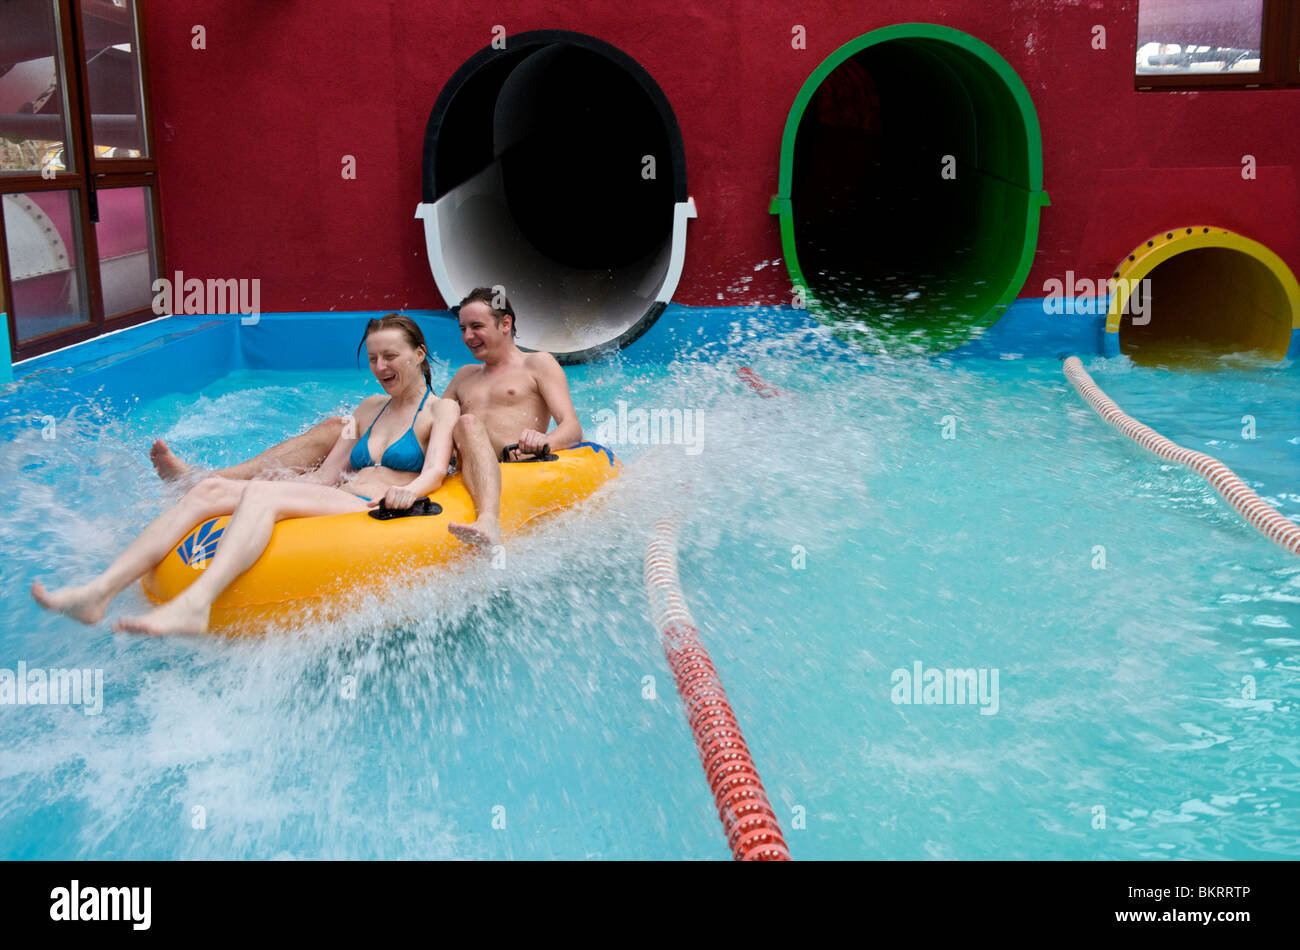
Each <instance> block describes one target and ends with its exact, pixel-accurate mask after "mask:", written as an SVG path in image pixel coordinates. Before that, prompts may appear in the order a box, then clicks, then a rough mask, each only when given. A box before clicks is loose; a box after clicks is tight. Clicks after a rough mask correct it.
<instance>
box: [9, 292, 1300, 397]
mask: <svg viewBox="0 0 1300 950" xmlns="http://www.w3.org/2000/svg"><path fill="white" fill-rule="evenodd" d="M1065 305H1066V307H1067V308H1068V312H1066V313H1064V314H1056V313H1050V312H1048V311H1049V309H1050V308H1049V307H1048V306H1046V305H1045V301H1044V300H1043V299H1041V298H1040V299H1032V300H1031V299H1020V300H1017V301H1015V302H1014V303H1013V304H1012V305H1011V306H1010V307H1009V308H1008V309H1007V312H1006V314H1005V315H1004V316H1003V317H1002V319H1000V320H999V321H998V322H997V323H995V324H994V325H993V326H992V327H990V328H989V329H988V330H987V331H986V332H985V333H984V334H983V335H981V336H980V337H979V338H977V339H975V340H973V341H972V342H970V343H967V344H965V345H964V346H961V347H959V348H957V349H955V350H952V351H950V352H948V353H945V354H942V355H940V356H937V357H934V358H935V359H944V360H960V359H1021V358H1035V357H1039V358H1041V357H1051V358H1057V359H1064V358H1065V357H1066V356H1070V355H1081V356H1085V357H1086V356H1088V355H1089V354H1093V355H1098V354H1101V355H1115V353H1117V352H1118V350H1117V349H1115V342H1114V341H1115V337H1116V334H1107V333H1106V332H1105V331H1106V306H1105V299H1104V298H1102V300H1101V301H1100V302H1097V303H1094V302H1093V301H1091V300H1090V299H1088V300H1085V301H1082V302H1080V303H1079V309H1080V312H1075V310H1074V308H1075V302H1074V301H1070V300H1067V301H1065ZM409 312H410V313H411V315H412V316H414V317H415V318H416V319H417V320H418V322H419V323H420V326H421V327H422V329H423V330H424V333H425V338H426V339H427V341H428V343H429V348H430V351H431V353H432V354H433V355H434V357H435V358H438V359H442V360H446V361H447V362H448V363H450V364H451V365H452V366H461V365H463V364H465V363H468V362H469V358H468V353H467V352H466V350H465V347H464V344H462V343H461V341H460V334H459V330H458V327H457V325H456V323H455V321H454V320H453V319H452V317H451V313H450V311H445V310H444V311H409ZM377 315H378V312H371V311H365V312H355V313H343V314H340V313H279V314H264V315H262V317H261V319H260V320H259V321H258V323H257V324H255V325H252V326H243V325H241V322H240V318H239V316H238V315H234V316H173V317H166V318H162V319H159V320H155V321H153V322H151V323H146V324H142V325H140V326H137V327H132V328H130V329H127V330H122V331H119V332H117V333H114V334H110V335H107V336H102V337H97V338H95V339H92V340H87V341H85V342H83V343H79V344H76V345H74V346H70V347H67V348H65V349H62V350H58V351H55V352H53V353H47V354H45V355H43V356H38V357H35V358H33V359H30V360H25V361H23V362H21V363H18V364H16V365H15V366H14V368H13V369H14V381H13V382H12V383H11V384H9V385H7V386H5V387H4V388H3V390H0V408H3V409H4V410H5V412H6V414H7V416H8V418H9V419H10V420H11V421H12V420H14V419H15V418H21V417H22V416H23V414H24V413H29V412H38V413H40V414H47V413H48V414H53V415H58V414H59V413H61V412H63V411H66V410H67V408H68V407H69V406H71V405H74V404H76V403H78V402H80V401H83V400H85V399H87V398H89V399H94V400H95V401H97V402H100V403H102V404H104V405H106V406H110V407H121V408H125V407H128V406H129V405H131V404H133V403H135V402H138V401H148V400H151V399H156V398H159V397H162V396H165V395H168V394H170V393H186V392H197V391H199V390H201V389H203V388H204V387H205V386H208V385H209V384H211V383H212V382H214V381H216V380H217V379H219V378H221V377H222V376H224V375H225V374H227V373H229V372H231V371H233V370H238V369H286V370H303V369H356V370H357V371H358V373H364V372H365V366H364V363H363V362H360V361H359V360H358V359H357V356H356V353H357V344H358V342H359V341H360V338H361V332H362V330H363V329H364V326H365V322H366V320H368V319H369V318H370V317H372V316H377ZM774 326H775V327H779V328H780V330H781V332H783V333H785V334H788V339H789V340H790V341H791V343H792V344H793V345H795V346H797V353H798V355H799V356H800V358H806V359H809V360H812V361H816V360H818V359H834V358H837V357H838V356H847V355H849V354H850V353H851V352H853V351H851V350H850V349H849V348H848V347H847V346H846V345H845V344H842V343H840V342H839V341H838V340H836V339H835V338H834V337H833V336H832V335H831V334H830V333H829V332H828V331H827V330H826V329H825V328H824V327H822V326H821V325H820V324H819V323H818V322H817V321H816V320H815V319H814V318H813V317H812V316H811V315H810V314H809V313H808V312H807V311H802V310H794V309H791V308H789V307H759V308H752V309H746V310H737V309H735V308H727V307H716V308H715V307H687V306H683V305H681V304H670V305H669V306H668V308H667V309H666V310H665V312H664V315H663V316H662V317H661V318H660V319H659V320H658V321H657V322H656V323H655V324H654V326H652V327H651V328H650V330H649V331H648V332H647V333H646V334H645V335H644V336H642V337H641V338H640V339H639V340H637V341H636V342H635V343H633V344H632V345H631V346H630V347H628V348H626V349H624V350H619V351H617V353H616V354H613V355H611V356H610V357H608V358H609V359H616V360H619V361H622V362H623V363H627V364H655V363H666V362H670V361H672V360H675V359H690V358H694V357H695V356H697V355H699V354H703V357H702V358H705V359H712V358H714V357H715V356H716V355H717V354H719V353H720V352H724V351H725V350H726V349H727V347H728V346H730V345H731V344H733V343H738V342H741V341H743V340H745V339H746V337H747V336H749V335H759V334H767V335H770V334H771V333H772V330H773V327H774ZM1108 347H1110V350H1109V351H1108V349H1107V348H1108ZM794 352H795V351H793V350H792V351H791V352H790V355H794ZM1290 355H1291V357H1292V358H1293V363H1292V366H1291V369H1293V370H1294V369H1296V368H1297V366H1296V363H1295V361H1294V357H1296V356H1298V355H1300V333H1293V334H1292V340H1291V350H1290Z"/></svg>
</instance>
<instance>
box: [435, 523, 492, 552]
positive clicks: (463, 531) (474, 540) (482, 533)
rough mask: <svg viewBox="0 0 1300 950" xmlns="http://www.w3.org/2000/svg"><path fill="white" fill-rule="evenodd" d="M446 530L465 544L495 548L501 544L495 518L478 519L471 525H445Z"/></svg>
mask: <svg viewBox="0 0 1300 950" xmlns="http://www.w3.org/2000/svg"><path fill="white" fill-rule="evenodd" d="M447 530H448V531H450V532H451V533H452V534H454V535H455V536H456V537H457V538H459V539H460V540H462V541H464V542H465V543H466V544H473V545H476V546H478V547H495V546H496V545H498V544H500V543H501V525H500V524H499V523H498V522H497V520H496V519H495V518H479V519H478V520H477V521H475V522H474V523H473V524H456V523H455V522H453V523H451V524H449V525H447Z"/></svg>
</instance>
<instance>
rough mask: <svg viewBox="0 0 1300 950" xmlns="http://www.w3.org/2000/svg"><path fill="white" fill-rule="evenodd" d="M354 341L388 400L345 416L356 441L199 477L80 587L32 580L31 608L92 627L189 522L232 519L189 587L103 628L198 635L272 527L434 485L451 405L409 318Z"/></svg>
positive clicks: (446, 452)
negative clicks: (301, 457)
mask: <svg viewBox="0 0 1300 950" xmlns="http://www.w3.org/2000/svg"><path fill="white" fill-rule="evenodd" d="M362 345H364V346H365V348H366V353H367V354H368V356H369V358H370V371H371V372H372V373H373V374H374V376H375V379H377V380H378V381H379V385H380V386H382V387H383V389H384V392H385V393H387V394H388V398H387V399H385V398H384V397H383V396H379V395H375V396H370V397H368V398H367V399H366V400H365V401H364V402H363V403H361V405H360V406H359V407H357V410H356V412H355V413H354V414H353V417H352V418H353V419H354V420H356V421H357V423H358V424H360V423H363V422H364V423H366V428H365V430H364V434H363V435H362V436H361V438H360V439H358V438H357V435H356V429H357V426H345V427H344V429H343V433H342V435H340V436H339V439H338V441H337V442H335V444H334V448H333V449H331V450H330V453H329V455H328V456H326V458H325V461H324V462H322V463H321V466H320V468H318V469H317V470H316V471H314V472H309V473H307V474H305V475H300V476H298V477H297V478H295V479H290V480H286V481H265V480H257V481H236V480H233V479H227V478H216V477H211V478H205V479H203V480H202V481H201V482H199V483H198V484H197V485H195V486H194V487H193V488H191V489H190V490H189V491H188V492H186V494H185V497H183V498H182V499H181V500H180V501H179V502H178V503H177V504H176V505H175V506H174V507H173V508H172V509H171V510H170V511H168V512H167V513H166V514H163V515H162V516H161V517H159V518H158V519H157V520H155V521H154V522H153V524H151V525H149V527H148V528H146V529H145V530H144V533H143V534H141V535H140V536H139V537H138V538H136V539H135V541H134V542H132V543H131V545H130V547H128V548H127V549H126V551H124V552H123V553H122V555H121V556H120V557H119V558H118V559H117V560H116V561H114V562H113V564H112V566H110V567H109V568H108V570H106V571H105V572H104V573H102V574H100V575H99V576H98V577H96V578H95V579H94V580H93V581H91V582H90V583H88V584H83V585H81V586H80V587H65V588H63V589H61V590H56V591H47V590H46V589H45V587H44V585H42V584H41V583H40V582H39V581H37V582H36V583H34V584H32V596H33V597H35V598H36V601H37V603H39V604H40V605H41V606H42V607H46V608H48V609H50V610H58V611H60V612H62V613H65V614H67V615H68V616H69V617H73V618H74V619H76V620H80V621H81V622H82V623H98V622H99V621H100V620H102V619H103V617H104V614H105V612H106V611H107V610H108V605H109V604H110V603H111V602H112V600H113V598H114V597H116V596H117V595H118V594H119V593H121V592H122V590H124V589H125V588H126V587H127V586H128V585H130V584H132V583H133V582H135V581H136V580H138V579H139V578H140V577H142V576H143V575H144V573H145V572H146V571H148V570H149V569H150V568H152V567H153V566H154V565H155V564H157V563H158V562H159V561H161V560H162V559H163V558H164V557H165V556H166V555H167V553H168V552H169V551H171V549H172V548H173V547H175V546H176V544H178V543H179V542H180V540H181V538H183V537H184V536H185V534H186V533H187V532H188V531H189V530H190V529H191V528H192V527H194V525H196V524H198V523H199V522H200V521H203V520H204V519H207V518H214V517H217V516H219V515H233V516H232V517H231V519H230V523H229V524H228V525H227V526H226V530H225V532H224V533H223V534H222V536H221V543H220V544H219V545H218V546H217V553H216V556H215V557H214V558H213V559H212V560H211V561H210V562H209V563H208V566H207V568H206V569H205V570H204V571H203V572H202V573H201V574H200V575H199V577H198V579H197V580H196V581H195V582H194V583H193V584H191V585H190V586H189V587H187V588H186V589H185V590H184V591H182V592H181V593H180V594H178V595H177V596H176V597H174V598H172V599H171V600H170V601H168V602H167V603H165V604H163V605H162V606H160V607H158V608H156V609H155V610H153V611H151V612H150V613H148V614H145V615H144V616H142V617H124V618H122V619H120V620H118V621H117V623H115V624H114V625H113V629H114V630H116V631H119V632H121V631H136V632H139V633H151V634H163V633H204V632H206V631H207V629H208V613H209V611H210V610H211V607H212V602H213V601H214V600H215V599H216V598H217V595H219V594H220V593H221V592H222V591H223V590H225V588H226V586H227V585H228V584H230V582H231V581H233V580H234V579H235V578H236V577H238V576H239V575H240V574H242V573H243V572H244V571H246V570H248V568H249V567H251V566H252V565H253V563H254V562H255V561H256V560H257V559H258V558H259V557H260V556H261V554H262V552H263V551H264V550H266V546H267V544H268V543H269V542H270V540H271V530H272V527H273V526H274V525H275V523H276V522H277V521H280V520H282V519H285V518H308V517H312V516H315V515H339V514H346V513H348V512H357V511H365V510H366V509H367V508H374V507H376V506H378V505H379V504H380V502H381V501H382V502H383V503H384V504H385V505H386V506H387V507H389V508H409V507H411V505H412V504H413V503H414V502H415V501H416V499H418V498H422V497H423V496H425V495H427V494H428V493H429V492H431V491H433V490H434V489H436V488H438V486H440V485H441V484H442V480H443V478H444V477H445V476H446V474H447V465H448V463H449V461H450V460H451V451H452V430H453V428H455V425H456V420H457V418H458V417H459V415H460V409H459V407H458V406H457V405H456V403H455V402H454V401H452V400H450V399H439V398H437V397H436V396H433V395H432V394H433V391H432V388H431V383H430V375H429V363H428V356H429V352H428V347H427V346H426V345H425V343H424V334H422V333H421V332H420V328H419V327H417V326H416V325H415V322H414V321H413V320H411V319H410V318H409V317H404V316H400V315H398V314H395V313H390V314H388V315H387V316H385V317H382V318H380V319H377V320H371V321H370V323H369V324H368V325H367V326H366V335H365V337H364V339H363V340H362ZM360 349H361V347H360V346H358V347H357V350H358V352H359V351H360ZM431 396H432V398H430V397H431Z"/></svg>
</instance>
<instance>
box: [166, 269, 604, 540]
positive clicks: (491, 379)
mask: <svg viewBox="0 0 1300 950" xmlns="http://www.w3.org/2000/svg"><path fill="white" fill-rule="evenodd" d="M457 314H458V319H459V322H460V337H461V340H462V341H464V343H465V346H466V347H468V348H469V351H470V354H471V355H472V356H473V357H474V359H476V360H477V361H478V362H479V363H481V364H482V365H481V366H475V365H472V364H471V365H469V366H464V367H461V369H460V370H459V371H458V372H457V373H456V375H455V376H453V377H452V380H451V383H450V384H448V386H447V389H446V391H445V392H444V393H443V394H442V395H443V398H444V399H454V400H456V402H457V403H458V404H459V405H460V419H459V420H458V421H457V423H456V428H455V430H454V432H453V439H454V441H455V444H456V462H455V464H456V466H457V468H458V469H459V471H460V473H461V477H462V479H463V480H464V483H465V487H466V489H468V491H469V495H470V498H472V499H473V501H474V511H475V519H474V521H473V523H471V524H451V525H449V526H448V529H447V530H449V531H450V532H451V533H452V534H454V535H455V536H456V537H457V538H459V539H460V540H461V541H464V542H465V543H467V544H475V545H488V546H490V545H495V544H498V543H499V542H500V540H501V514H500V507H501V470H500V468H498V467H497V461H498V459H500V458H501V452H502V450H503V449H504V448H505V447H506V446H507V445H510V444H512V443H515V442H518V443H519V449H518V451H517V453H516V454H515V455H514V456H513V458H519V457H520V456H523V455H535V454H539V453H540V452H541V450H542V447H543V446H546V445H549V446H550V448H552V449H566V448H568V447H569V446H571V445H574V444H576V443H578V442H581V441H582V426H581V425H580V424H579V422H578V416H577V412H576V411H575V410H574V408H573V400H572V398H570V396H569V381H568V379H567V378H566V377H565V375H564V370H563V369H562V368H561V367H560V364H559V362H558V361H557V360H556V359H555V357H554V356H552V355H551V354H550V353H525V352H524V351H523V350H521V349H519V347H518V346H516V345H515V311H514V309H513V308H512V307H511V306H510V301H509V300H507V299H506V298H505V296H504V295H503V294H502V295H498V294H496V293H494V291H492V290H491V289H490V288H487V287H476V288H475V289H474V290H471V291H470V292H469V293H468V294H467V295H466V296H465V299H464V300H462V301H461V302H460V306H459V307H458V308H457ZM552 419H554V420H555V428H554V429H552V430H551V431H550V432H549V433H548V432H547V431H546V430H547V426H548V425H549V424H550V421H551V420H552ZM346 424H347V420H346V419H343V418H339V417H335V418H332V419H326V420H325V421H324V422H322V423H320V424H319V425H317V426H316V427H315V428H313V429H311V430H310V431H308V432H305V433H303V434H302V435H300V436H296V437H295V438H292V439H289V440H288V441H286V442H282V443H280V444H279V445H276V446H273V447H272V448H270V449H267V450H266V451H265V452H263V453H262V454H261V455H258V456H257V457H256V458H252V459H249V460H248V461H246V462H242V463H240V464H239V465H236V466H234V467H232V468H228V469H224V470H222V471H219V472H215V473H213V474H216V475H220V476H223V477H225V478H255V477H257V476H258V475H262V474H265V473H267V472H271V471H275V470H277V469H280V470H283V469H288V470H306V469H309V468H312V467H314V466H316V465H319V464H320V462H321V460H322V459H324V457H325V455H326V453H327V452H329V450H330V447H331V446H333V445H334V443H335V442H336V441H337V440H338V437H339V433H340V432H341V430H342V427H343V426H344V425H346ZM149 455H150V458H151V459H152V460H153V464H154V468H155V469H157V471H158V474H159V476H161V477H162V478H165V479H173V478H178V477H181V476H182V475H185V474H186V473H187V472H189V471H190V466H189V465H187V464H186V463H185V462H183V461H181V460H180V459H179V458H177V457H176V455H175V454H174V453H173V452H172V451H171V449H170V448H168V447H167V444H166V443H165V442H163V441H162V440H161V439H159V440H158V441H157V442H155V443H154V444H153V448H152V449H151V450H150V452H149Z"/></svg>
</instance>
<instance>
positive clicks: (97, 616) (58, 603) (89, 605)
mask: <svg viewBox="0 0 1300 950" xmlns="http://www.w3.org/2000/svg"><path fill="white" fill-rule="evenodd" d="M32 597H34V598H35V599H36V602H37V603H38V604H40V605H41V606H42V607H44V608H45V609H46V610H57V611H58V612H59V613H61V614H66V615H67V616H69V617H71V618H72V619H73V620H80V621H81V622H82V623H99V622H100V621H101V620H103V619H104V614H105V613H107V612H108V605H109V603H110V602H111V601H112V600H113V597H112V595H105V594H104V593H103V591H101V590H100V589H99V588H98V587H96V586H95V585H94V584H93V583H91V584H82V585H81V586H80V587H61V588H59V589H58V590H54V591H51V590H46V589H45V585H44V584H42V583H41V582H40V581H36V582H34V583H33V584H32Z"/></svg>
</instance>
